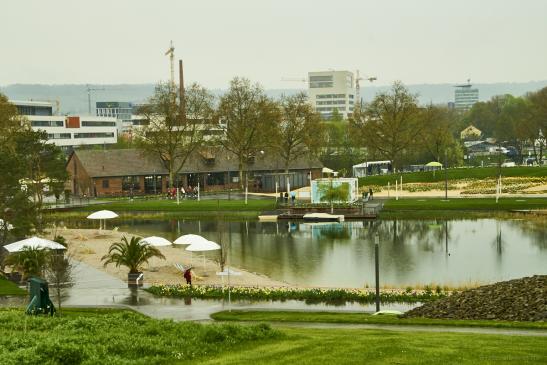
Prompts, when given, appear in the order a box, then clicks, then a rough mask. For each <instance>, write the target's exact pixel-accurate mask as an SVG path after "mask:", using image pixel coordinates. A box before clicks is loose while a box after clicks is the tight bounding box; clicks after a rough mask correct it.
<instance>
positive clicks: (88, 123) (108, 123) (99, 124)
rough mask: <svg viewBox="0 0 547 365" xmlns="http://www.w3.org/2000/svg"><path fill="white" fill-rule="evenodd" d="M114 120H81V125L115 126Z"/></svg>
mask: <svg viewBox="0 0 547 365" xmlns="http://www.w3.org/2000/svg"><path fill="white" fill-rule="evenodd" d="M115 126H116V122H104V121H82V127H115Z"/></svg>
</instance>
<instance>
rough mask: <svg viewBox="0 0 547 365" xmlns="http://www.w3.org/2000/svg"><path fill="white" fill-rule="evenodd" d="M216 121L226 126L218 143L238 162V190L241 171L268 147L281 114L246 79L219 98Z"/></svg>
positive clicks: (237, 82)
mask: <svg viewBox="0 0 547 365" xmlns="http://www.w3.org/2000/svg"><path fill="white" fill-rule="evenodd" d="M217 112H218V117H219V119H220V120H222V121H223V122H224V123H225V124H226V129H225V134H224V135H223V136H222V137H221V138H219V140H218V143H219V144H220V145H221V146H222V147H223V148H224V149H225V150H226V151H228V152H231V153H232V154H233V155H234V156H235V158H236V159H237V164H238V170H239V182H240V186H241V187H242V188H243V186H244V181H243V178H244V176H243V175H244V171H247V170H248V164H249V162H251V161H252V160H253V159H254V158H255V157H256V155H257V154H258V153H259V152H260V151H261V150H264V149H265V148H267V147H269V146H271V143H272V136H274V135H275V133H274V132H275V126H276V124H277V123H278V121H279V119H280V116H281V113H280V109H279V105H278V104H277V103H276V102H275V101H273V100H271V99H270V98H268V97H267V96H266V94H265V93H264V90H263V89H262V87H261V86H260V85H258V84H251V81H249V80H248V79H245V78H238V77H236V78H234V79H233V80H232V81H231V82H230V89H229V90H228V92H227V93H226V94H224V95H222V96H221V98H220V103H219V107H218V111H217Z"/></svg>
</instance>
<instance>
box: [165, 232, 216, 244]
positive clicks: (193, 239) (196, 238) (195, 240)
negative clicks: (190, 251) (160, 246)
mask: <svg viewBox="0 0 547 365" xmlns="http://www.w3.org/2000/svg"><path fill="white" fill-rule="evenodd" d="M204 242H208V240H207V238H205V237H202V236H200V235H197V234H185V235H183V236H180V237H179V238H177V239H176V240H174V241H173V243H174V244H175V245H193V244H201V243H204Z"/></svg>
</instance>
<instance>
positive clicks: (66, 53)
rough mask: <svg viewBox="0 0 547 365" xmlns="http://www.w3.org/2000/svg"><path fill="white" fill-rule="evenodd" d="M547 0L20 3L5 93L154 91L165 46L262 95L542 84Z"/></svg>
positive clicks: (5, 31)
mask: <svg viewBox="0 0 547 365" xmlns="http://www.w3.org/2000/svg"><path fill="white" fill-rule="evenodd" d="M546 19H547V1H546V0H518V1H517V0H515V1H506V0H480V1H479V0H450V1H444V0H412V1H410V0H399V1H378V0H374V1H368V0H355V1H351V0H347V1H346V0H336V1H335V0H330V1H319V0H315V1H311V0H310V1H307V0H271V1H270V0H261V1H258V0H229V1H228V0H226V1H222V0H218V1H212V0H200V1H197V0H193V1H183V0H180V1H174V0H173V1H169V0H157V1H139V0H106V1H104V0H93V1H92V0H88V1H80V0H58V1H55V0H50V1H44V0H35V1H28V0H17V1H15V0H14V1H5V2H2V10H1V11H0V34H2V41H1V52H0V85H7V84H12V83H48V84H61V83H107V84H111V83H149V82H152V83H155V82H158V81H160V80H167V79H168V77H169V60H168V57H167V56H165V55H164V52H165V51H166V50H167V48H168V47H169V42H170V40H173V42H174V45H175V55H176V58H177V59H178V58H182V59H183V60H184V64H185V76H186V77H185V81H188V82H190V81H198V82H200V83H201V84H203V85H204V86H206V87H209V88H226V87H227V86H228V82H229V80H230V79H231V78H232V77H234V76H245V77H248V78H250V79H252V80H253V81H257V82H260V83H261V84H262V85H263V86H264V87H266V88H297V87H304V86H305V85H304V84H303V83H302V84H301V83H298V82H286V81H281V79H282V78H297V77H305V76H306V75H307V72H308V71H317V70H326V69H337V70H338V69H346V70H355V69H359V70H360V71H361V74H362V75H373V76H377V77H378V83H379V84H389V83H391V82H393V81H394V80H402V81H403V82H404V83H406V84H417V83H445V82H449V83H458V82H464V81H465V80H466V79H468V78H471V80H472V82H477V83H479V82H480V83H489V82H502V81H512V82H522V81H531V80H545V79H547V46H546V44H547V39H546V38H547V20H546Z"/></svg>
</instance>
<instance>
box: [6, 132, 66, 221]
mask: <svg viewBox="0 0 547 365" xmlns="http://www.w3.org/2000/svg"><path fill="white" fill-rule="evenodd" d="M13 139H14V141H15V143H16V148H15V151H16V153H17V155H18V156H22V158H21V161H22V163H23V164H24V167H25V170H26V171H25V179H23V180H22V181H20V182H21V184H22V188H23V189H28V190H29V191H30V192H31V195H32V197H33V199H34V203H35V205H36V207H37V209H38V210H39V211H40V210H41V209H42V208H43V202H44V198H45V197H47V196H52V195H56V196H60V194H61V193H62V191H63V188H64V183H65V181H66V180H67V179H68V173H67V171H66V167H65V163H66V158H65V154H64V153H63V151H62V150H61V149H60V148H59V147H57V146H55V145H54V144H53V143H48V141H47V133H46V132H44V131H33V130H31V129H23V130H22V131H20V132H18V133H15V134H14V135H13Z"/></svg>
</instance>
